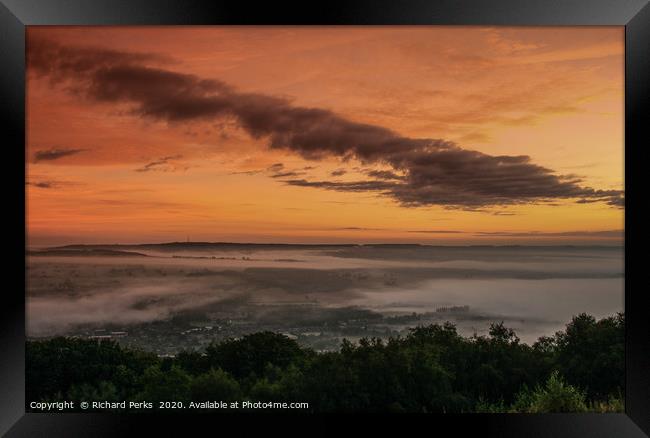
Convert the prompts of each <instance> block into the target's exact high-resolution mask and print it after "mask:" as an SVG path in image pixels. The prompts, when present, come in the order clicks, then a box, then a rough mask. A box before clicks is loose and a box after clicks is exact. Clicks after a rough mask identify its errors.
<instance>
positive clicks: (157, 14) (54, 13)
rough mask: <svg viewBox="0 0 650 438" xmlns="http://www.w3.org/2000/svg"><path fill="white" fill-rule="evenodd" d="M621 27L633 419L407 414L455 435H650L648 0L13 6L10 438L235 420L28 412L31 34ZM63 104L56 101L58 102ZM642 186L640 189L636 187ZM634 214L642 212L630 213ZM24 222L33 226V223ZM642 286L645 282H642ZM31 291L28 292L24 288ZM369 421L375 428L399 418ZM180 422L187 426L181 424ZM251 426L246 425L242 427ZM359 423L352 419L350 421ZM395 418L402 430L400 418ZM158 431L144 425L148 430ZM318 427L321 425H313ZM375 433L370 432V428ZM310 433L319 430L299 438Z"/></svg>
mask: <svg viewBox="0 0 650 438" xmlns="http://www.w3.org/2000/svg"><path fill="white" fill-rule="evenodd" d="M154 24H155V25H208V24H209V25H232V24H241V25H263V24H276V25H297V24H326V25H380V24H381V25H387V24H391V25H461V24H462V25H517V26H546V25H581V26H589V25H621V26H625V68H626V76H625V154H626V160H625V162H626V166H625V192H626V206H625V208H626V213H627V214H626V215H625V255H626V256H625V312H626V351H625V360H626V388H625V390H626V396H625V413H624V414H536V415H532V414H466V415H452V414H447V415H437V416H433V417H432V416H415V417H414V416H408V418H406V417H402V418H401V420H404V419H406V421H407V422H409V423H414V422H416V423H419V424H420V425H425V426H426V427H428V428H431V429H430V430H431V431H438V432H439V431H440V430H442V429H443V428H444V429H447V430H452V431H454V434H460V435H461V436H462V435H464V434H465V433H468V432H469V433H471V432H474V433H480V434H481V435H482V436H486V435H487V436H491V435H493V436H502V437H505V436H530V437H533V436H534V437H542V436H544V437H545V436H548V437H551V436H552V437H558V436H567V437H574V436H589V437H628V436H629V437H642V436H644V435H646V434H650V338H649V337H648V334H650V318H648V317H647V315H646V313H647V310H646V309H647V308H646V306H645V305H644V302H645V300H644V294H646V293H647V291H646V290H645V284H644V283H643V282H642V277H641V275H642V274H643V263H644V262H645V260H644V258H643V257H641V258H639V257H634V256H632V254H635V253H640V251H638V250H641V249H643V248H642V245H643V241H642V240H641V239H640V238H639V237H640V233H642V232H643V231H642V229H641V227H640V225H638V224H640V223H642V222H641V221H643V219H644V214H643V208H637V207H636V206H637V205H641V203H642V201H641V199H642V198H641V197H642V191H641V189H640V188H639V187H640V186H639V185H638V183H639V179H638V178H637V176H636V174H635V171H634V166H633V165H632V163H634V164H638V163H644V162H646V157H647V149H648V147H647V140H646V141H644V139H645V135H644V134H645V132H644V128H645V125H644V123H643V122H644V121H645V119H646V118H647V114H648V102H650V97H649V96H648V88H649V85H648V82H649V79H650V60H649V58H650V6H649V5H648V1H647V0H580V1H578V0H563V1H550V0H442V1H435V0H428V1H427V0H417V1H400V2H397V1H390V0H381V1H380V0H374V1H373V0H354V1H328V2H302V3H295V4H292V3H289V2H286V3H280V2H251V1H249V0H247V1H245V0H239V1H232V0H219V1H217V0H215V1H213V2H202V1H197V0H189V1H188V0H185V1H182V0H176V1H172V0H158V1H145V0H112V1H111V0H92V1H90V0H49V1H48V0H1V2H0V60H1V64H0V66H1V67H0V90H1V91H0V112H1V113H2V120H3V121H4V122H5V130H4V138H5V141H3V146H4V147H3V148H2V149H3V153H4V155H5V159H4V164H5V166H4V172H2V174H3V176H2V178H3V186H4V188H5V190H4V191H3V192H4V193H5V195H8V196H9V200H8V202H7V207H8V211H7V213H9V214H7V215H5V220H7V221H8V223H7V225H6V227H7V228H6V230H5V238H6V240H5V241H6V245H8V248H7V249H6V251H7V253H6V254H11V256H8V257H7V258H8V259H10V262H11V263H12V265H11V267H10V268H9V269H8V270H7V271H6V275H8V276H10V277H12V278H11V279H12V280H13V281H11V282H6V283H5V284H7V285H9V284H10V285H11V286H6V287H5V288H3V292H4V296H3V305H2V306H0V308H2V311H3V314H2V318H1V319H0V324H1V328H2V329H1V331H0V339H1V341H0V357H1V358H2V359H1V360H0V364H1V368H2V372H1V373H0V433H5V432H7V436H48V437H53V436H113V435H117V434H119V435H122V434H125V433H126V432H128V431H130V432H134V431H136V430H138V429H139V430H140V431H150V429H149V428H150V427H152V425H154V424H155V425H156V427H157V428H158V429H162V430H165V431H166V433H169V432H171V431H173V430H183V431H186V430H187V429H186V428H187V426H188V423H189V422H192V423H193V424H196V423H206V422H207V423H209V424H212V426H213V427H214V429H213V430H214V431H215V432H218V428H221V427H223V424H222V422H223V421H226V419H227V418H233V417H232V416H230V417H224V416H221V417H220V418H219V420H218V421H219V423H215V419H214V416H211V415H203V416H202V417H201V418H200V419H197V418H196V416H192V418H191V419H190V418H189V414H179V415H167V416H164V417H163V416H158V415H156V416H152V415H118V414H64V415H62V414H56V413H55V414H40V413H39V414H26V413H25V381H24V378H25V358H24V352H25V312H24V310H25V308H24V304H25V301H24V300H25V296H24V286H25V275H24V273H25V259H24V257H23V256H21V255H19V254H24V253H23V251H24V250H25V234H24V233H23V232H20V231H19V230H25V228H24V227H25V171H24V168H25V150H24V145H25V76H24V75H25V26H29V25H154ZM54 104H55V103H54ZM635 184H637V185H636V186H635ZM631 208H633V209H634V210H633V211H634V215H632V214H630V213H631V211H632V210H630V209H631ZM21 222H22V223H21ZM633 280H634V281H633ZM21 287H22V290H21ZM355 418H362V419H364V420H363V423H364V424H365V425H366V426H367V425H369V424H370V423H372V424H373V425H375V426H376V425H378V424H379V425H381V424H384V423H385V422H386V421H387V420H388V417H387V416H381V417H379V418H378V417H374V418H373V419H372V420H369V419H367V416H360V417H359V416H357V417H355ZM179 419H180V420H181V421H179ZM302 419H303V420H304V419H306V420H309V421H310V422H311V423H314V426H313V427H317V428H319V429H321V430H322V429H327V428H334V427H337V426H336V424H337V422H336V421H331V419H332V417H323V416H311V417H309V418H305V417H304V416H303V417H302ZM242 420H243V421H242ZM287 420H288V419H287V418H286V417H284V418H280V419H279V420H277V419H276V417H271V416H269V415H266V416H265V418H264V420H263V421H249V420H246V418H245V417H241V416H236V421H237V423H238V427H240V428H242V429H245V428H248V427H250V426H263V427H265V428H266V427H273V426H272V425H277V426H278V427H286V425H287V424H289V422H288V421H287ZM347 420H350V418H348V419H347ZM390 420H391V422H395V423H402V424H404V422H403V421H401V420H400V418H399V417H398V418H397V421H392V420H395V417H391V418H390ZM145 427H146V428H147V429H144V428H145ZM308 427H310V426H308ZM364 427H365V426H364ZM301 430H302V431H303V433H306V431H307V429H302V428H301V429H299V430H298V431H301Z"/></svg>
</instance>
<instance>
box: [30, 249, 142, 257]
mask: <svg viewBox="0 0 650 438" xmlns="http://www.w3.org/2000/svg"><path fill="white" fill-rule="evenodd" d="M27 255H29V256H50V257H52V256H56V257H87V256H95V257H97V256H101V257H148V256H147V255H146V254H142V253H139V252H133V251H117V250H113V249H101V248H81V249H76V248H70V249H62V248H61V249H59V248H53V249H46V250H41V251H27Z"/></svg>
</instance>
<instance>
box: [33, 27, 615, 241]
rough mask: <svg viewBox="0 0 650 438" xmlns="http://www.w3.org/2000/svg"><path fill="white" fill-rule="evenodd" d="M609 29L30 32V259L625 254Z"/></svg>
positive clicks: (83, 29)
mask: <svg viewBox="0 0 650 438" xmlns="http://www.w3.org/2000/svg"><path fill="white" fill-rule="evenodd" d="M623 32H624V29H623V27H564V28H560V27H551V28H549V27H528V28H511V27H490V28H488V27H457V26H451V27H445V26H433V27H428V26H426V27H367V28H366V27H364V28H356V27H310V28H306V27H265V28H262V27H33V26H31V27H28V32H27V36H28V57H32V56H34V57H35V58H36V55H33V54H38V56H40V57H39V58H38V59H37V60H36V61H30V65H29V68H28V81H27V84H28V85H27V155H26V164H27V175H28V181H27V182H28V185H27V187H26V188H27V206H28V207H27V227H28V230H27V231H28V237H29V243H30V244H31V245H43V244H44V245H48V244H63V243H74V242H86V243H90V242H93V243H111V242H124V243H126V242H157V241H175V240H185V239H186V238H187V237H188V236H189V238H190V239H191V240H194V241H199V240H203V241H238V242H322V243H329V242H360V243H363V242H420V243H432V244H467V243H471V244H494V243H497V244H504V243H505V244H512V243H536V244H550V243H595V244H603V243H604V244H612V243H620V242H621V237H622V235H621V234H620V230H622V229H623V219H624V210H623V209H622V208H620V206H616V205H613V204H616V202H618V203H619V204H620V200H621V199H622V194H620V195H619V192H620V191H621V190H622V189H623V187H624V175H623V170H624V161H623V160H624V143H623V141H624V137H623V126H624V123H623V121H624V113H623V103H624V102H623V83H624V82H623V80H624V77H623V73H624V70H623V67H624V65H623V59H624V58H623V55H624V33H623ZM35 47H36V48H35ZM43 48H45V49H43ZM52 48H56V50H55V51H52ZM43 53H44V54H43ZM134 54H139V55H134ZM125 66H126V67H127V71H128V72H129V73H128V74H134V73H133V72H140V73H142V72H144V73H146V76H144V77H145V79H137V78H136V79H137V80H140V81H141V82H136V79H134V77H133V76H128V75H127V74H121V75H117V74H116V73H115V71H116V69H119V68H122V67H125ZM144 73H142V74H144ZM154 73H155V74H154ZM179 74H180V75H179ZM188 75H191V76H188ZM169 76H173V78H172V79H169V78H168V77H169ZM151 78H154V79H155V78H161V79H160V83H154V81H153V80H152V79H151ZM205 80H216V81H219V82H218V84H225V85H223V87H224V89H223V90H222V89H221V88H219V87H221V86H222V85H215V87H217V88H215V89H212V88H210V87H212V86H213V85H210V84H211V83H210V84H208V85H205V84H207V83H208V82H205ZM201 81H203V82H201ZM177 83H178V85H175V84H177ZM161 84H162V85H161ZM188 84H189V85H188ZM204 88H205V89H204ZM215 96H216V97H215ZM222 96H225V97H224V98H227V101H228V105H231V106H230V107H229V109H228V110H227V111H226V113H224V114H225V115H224V114H222V113H217V111H218V110H216V109H214V107H215V105H216V103H215V102H216V101H218V100H219V99H221V97H222ZM249 98H250V101H251V102H253V103H251V104H250V105H249V104H248V103H246V102H248V100H247V99H249ZM269 98H270V100H269V103H268V104H266V102H267V100H266V99H269ZM170 102H171V103H170ZM179 102H180V103H179ZM219 102H220V100H219ZM242 102H243V103H242ZM259 102H261V103H259ZM172 103H173V104H174V105H176V106H174V108H173V109H169V108H171V107H172ZM192 105H194V106H192ZM247 105H249V106H247ZM251 105H252V106H251ZM190 106H191V111H190V110H189V109H188V108H189V107H190ZM197 108H199V109H200V110H199V109H197ZM206 108H207V109H206ZM312 109H317V110H318V111H319V112H318V114H319V115H323V116H322V117H320V116H319V117H316V118H314V120H315V121H314V122H313V123H312V124H311V125H309V129H314V132H316V133H318V135H319V137H318V138H319V139H320V138H322V144H321V143H313V142H312V143H309V144H308V145H307V144H306V143H304V144H303V143H301V142H300V141H301V140H300V138H301V135H302V131H300V129H306V128H304V126H305V125H303V124H300V125H299V126H300V129H298V130H296V129H294V130H292V131H291V132H290V134H291V135H290V136H289V137H282V139H283V140H282V141H284V142H282V141H280V143H279V144H278V145H276V147H270V146H269V144H270V143H271V142H272V141H273V138H274V137H273V136H274V135H280V134H286V132H285V131H282V129H284V126H285V125H284V123H285V122H286V120H285V119H284V118H280V116H278V114H280V113H281V114H282V117H285V116H286V117H289V118H291V117H294V115H295V117H296V118H295V119H291V120H290V123H303V122H304V123H307V122H305V121H304V120H312V119H311V116H306V115H310V114H312V112H311V111H312ZM285 110H286V114H285V113H284V112H283V111H285ZM188 111H189V112H188ZM255 111H257V112H259V111H268V113H269V114H264V115H260V114H258V113H257V112H255ZM251 114H252V115H251ZM296 114H297V115H296ZM258 116H259V117H262V116H263V117H270V119H269V120H272V121H273V126H271V127H270V128H268V129H269V130H270V131H268V132H267V131H264V130H265V129H267V127H266V125H264V127H263V128H251V127H250V126H249V125H250V123H252V122H253V121H256V120H258ZM247 117H248V118H247ZM254 117H255V118H254ZM303 117H305V118H306V119H303ZM264 120H266V119H264ZM287 123H289V122H287ZM310 123H311V122H310ZM280 125H281V127H280ZM292 126H293V125H292ZM296 126H297V125H296ZM367 126H370V128H369V129H370V131H371V132H372V133H373V134H372V135H375V134H374V133H375V131H377V132H378V133H377V134H376V135H377V138H379V139H378V140H377V141H376V142H374V143H373V141H374V140H369V141H370V142H371V144H370V146H367V145H366V144H365V143H364V141H365V140H364V138H363V136H361V134H359V135H360V136H355V137H353V138H352V140H350V141H349V142H348V143H345V144H343V143H342V142H341V141H340V138H345V139H349V138H351V137H343V136H344V135H357V134H356V132H358V131H359V129H362V128H363V127H367ZM363 129H365V128H363ZM363 129H362V130H363ZM348 130H349V132H354V133H355V134H349V132H348ZM269 132H270V134H268V133H269ZM339 132H343V134H341V136H340V137H336V138H334V139H330V137H329V136H330V134H331V135H334V134H332V133H339ZM363 132H365V131H363ZM267 134H268V135H267ZM314 135H316V134H314ZM337 135H338V134H337ZM373 138H374V137H373ZM386 139H388V140H390V141H393V140H395V146H394V149H395V151H393V150H385V149H381V148H382V146H381V145H383V144H384V143H382V142H383V141H384V140H386ZM427 139H441V140H444V141H445V142H453V147H452V149H451V150H447V149H444V148H443V149H444V150H443V151H442V152H441V155H440V157H441V158H440V159H443V160H445V163H447V162H448V163H449V164H448V165H443V164H440V162H439V158H437V157H438V155H435V157H434V156H433V155H431V154H430V152H431V151H433V152H431V153H432V154H437V153H438V152H439V150H438V149H436V148H437V147H438V146H428V143H426V142H427V141H428V140H427ZM388 140H387V141H388ZM306 141H307V140H306ZM346 141H347V140H346ZM421 141H424V142H425V143H426V144H427V146H419V145H420V144H421V143H420V142H421ZM354 142H358V143H359V145H357V144H356V143H354ZM353 143H354V144H353ZM425 143H422V144H425ZM391 144H393V143H391ZM445 144H447V143H445ZM449 144H451V143H449ZM357 146H358V147H359V149H355V148H356V147H357ZM308 147H309V148H312V149H309V150H307V148H308ZM391 147H392V146H391ZM314 148H315V149H314ZM364 148H365V149H364ZM368 148H371V149H372V155H371V157H370V158H369V156H365V155H363V152H359V151H360V150H370V149H368ZM400 148H404V154H403V155H401V152H400V153H398V152H397V151H398V150H401V149H400ZM380 149H381V151H380ZM339 151H341V152H340V153H339ZM471 151H477V152H479V153H480V154H474V153H473V152H471ZM383 154H384V155H383ZM522 155H525V156H528V157H530V158H529V159H527V160H523V161H522V160H519V159H517V160H514V161H516V162H514V161H512V160H510V159H508V158H504V159H503V160H502V159H501V158H499V157H503V156H505V157H518V156H522ZM429 157H432V158H431V160H430V161H426V160H427V159H428V158H429ZM495 157H496V158H495ZM474 159H475V160H474ZM421 160H424V161H426V163H424V161H421ZM447 160H449V161H447ZM500 161H502V162H500ZM279 164H281V166H280V165H279ZM273 165H276V166H275V167H272V166H273ZM504 167H505V168H506V169H505V171H503V172H502V169H504ZM540 169H545V170H540ZM373 171H390V172H393V173H395V174H398V175H399V176H400V178H402V179H397V180H385V179H383V177H382V178H380V177H378V176H376V175H377V174H372V172H373ZM332 172H334V173H332ZM486 175H489V177H487V176H486ZM548 175H551V177H548ZM423 178H424V179H423ZM424 180H426V181H428V182H427V183H423V182H422V181H424ZM510 181H513V182H512V184H510ZM360 182H364V184H366V183H368V184H370V185H373V187H374V185H375V183H377V182H380V183H382V184H384V183H385V184H386V185H385V187H387V188H384V189H372V190H366V189H364V190H359V189H357V188H350V187H351V185H354V184H357V183H360ZM346 183H347V184H346ZM529 185H530V187H532V188H531V189H530V190H528V189H525V187H528V186H529ZM355 187H358V186H355ZM592 189H593V190H592ZM546 191H547V192H548V196H547V195H546ZM594 191H595V192H594ZM533 192H534V194H531V193H533ZM567 192H570V193H569V194H568V195H567V194H565V193H567ZM540 193H542V194H543V195H544V196H540ZM413 200H415V201H413ZM609 200H613V201H612V202H611V203H609V204H608V201H609Z"/></svg>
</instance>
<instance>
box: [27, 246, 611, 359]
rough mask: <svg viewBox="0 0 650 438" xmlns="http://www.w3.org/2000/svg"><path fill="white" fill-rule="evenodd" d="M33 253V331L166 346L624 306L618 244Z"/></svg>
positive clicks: (319, 344)
mask: <svg viewBox="0 0 650 438" xmlns="http://www.w3.org/2000/svg"><path fill="white" fill-rule="evenodd" d="M27 262H28V263H27V264H28V272H27V281H28V296H27V329H28V335H29V336H31V337H49V336H54V335H59V334H65V335H77V336H116V337H119V341H120V342H124V343H127V344H131V345H137V346H141V347H143V348H146V349H151V350H154V351H156V352H158V353H160V354H173V353H175V352H177V351H179V350H181V349H191V348H199V347H202V346H204V345H205V344H207V343H208V342H210V341H211V340H213V339H223V338H227V337H231V336H232V337H237V336H241V335H243V334H246V333H251V332H256V331H261V330H273V331H277V332H281V333H285V334H287V335H288V336H290V337H292V338H295V339H297V340H298V341H299V342H301V343H303V344H306V345H311V346H313V347H314V348H316V349H335V348H337V346H338V344H339V342H340V341H341V340H342V339H343V338H347V339H351V340H353V341H354V340H357V339H359V338H360V337H364V336H378V337H387V336H395V335H397V334H403V333H405V331H406V330H408V328H409V327H414V326H416V325H421V324H429V323H432V322H443V321H447V320H449V321H452V322H455V323H456V324H457V325H458V328H459V331H460V332H461V333H463V334H466V335H471V334H472V333H475V332H476V333H478V334H482V333H485V332H486V331H487V329H488V327H489V324H490V323H491V322H495V321H496V322H500V321H504V322H505V323H506V325H508V326H510V327H512V328H515V329H516V331H517V333H518V335H519V336H520V337H521V338H522V340H523V341H525V342H529V343H530V342H533V341H534V340H536V339H537V337H539V336H541V335H549V334H552V333H554V332H555V331H556V330H559V329H561V328H563V325H564V324H565V323H566V322H567V321H568V320H569V319H570V318H571V316H572V315H575V314H578V313H582V312H587V313H591V314H593V315H594V316H597V317H602V316H607V315H611V314H613V313H615V312H620V311H623V290H624V289H623V281H624V264H623V249H622V248H620V247H489V246H485V247H435V246H419V245H363V246H358V245H341V246H337V245H322V246H319V245H242V244H202V243H174V244H161V245H95V246H84V245H76V246H67V247H58V248H49V249H39V250H31V251H29V252H28V259H27ZM111 333H112V334H111Z"/></svg>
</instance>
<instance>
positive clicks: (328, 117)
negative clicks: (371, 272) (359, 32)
mask: <svg viewBox="0 0 650 438" xmlns="http://www.w3.org/2000/svg"><path fill="white" fill-rule="evenodd" d="M28 57H29V68H30V71H33V72H34V73H35V74H40V75H47V76H49V77H51V78H54V79H56V80H59V81H61V80H67V82H68V83H69V85H70V86H71V87H74V88H75V89H76V92H79V93H81V94H82V95H84V96H85V97H87V98H88V99H91V100H94V101H97V102H108V103H126V104H130V105H131V109H132V112H133V114H135V115H138V116H142V117H147V118H151V119H157V120H163V121H168V122H188V121H195V120H214V119H227V120H230V121H233V122H235V123H236V124H237V125H239V126H240V127H241V128H242V129H243V130H245V131H246V132H247V133H248V134H249V135H250V136H251V137H252V138H254V139H264V140H266V141H268V146H269V147H270V148H273V149H284V150H288V151H292V152H295V153H297V154H299V155H300V156H302V157H304V158H306V159H312V160H318V159H322V158H324V157H339V158H341V159H344V160H345V159H351V158H355V159H357V160H359V161H361V162H362V163H364V164H371V165H379V166H387V167H390V168H391V169H392V172H393V173H394V175H396V176H398V175H400V176H401V175H403V176H401V177H400V179H399V180H392V181H391V180H387V179H386V176H388V174H386V175H379V174H378V175H376V176H377V177H378V178H379V180H368V181H357V182H341V183H334V182H328V181H306V180H286V181H285V183H286V184H289V185H293V186H302V187H319V188H323V189H328V190H339V191H353V192H355V191H376V192H380V193H382V194H384V195H386V196H389V197H391V198H393V199H395V200H396V201H397V202H399V203H400V204H401V205H404V206H428V205H442V206H445V207H447V208H463V209H476V208H479V207H491V206H502V205H512V204H523V203H539V202H548V201H550V200H558V199H578V200H580V202H590V201H593V202H604V203H607V204H609V205H612V206H617V207H620V206H622V205H623V202H624V194H623V192H622V191H620V190H597V189H593V188H590V187H585V186H584V185H582V181H581V180H580V179H579V178H577V177H572V176H562V175H558V174H556V173H555V172H554V171H553V170H551V169H548V168H545V167H542V166H539V165H537V164H534V163H532V162H531V158H530V157H529V156H526V155H517V156H508V155H497V156H494V155H488V154H484V153H481V152H478V151H472V150H467V149H463V148H461V147H460V146H458V145H457V144H455V143H453V142H450V141H447V140H444V139H428V138H419V139H416V138H409V137H404V136H401V135H399V134H398V133H396V132H394V131H392V130H390V129H387V128H384V127H381V126H376V125H370V124H365V123H358V122H354V121H351V120H348V119H346V118H344V117H341V116H339V115H337V114H335V113H333V112H332V111H329V110H326V109H320V108H307V107H300V106H296V105H294V104H292V102H291V101H290V100H289V99H286V98H283V97H275V96H269V95H264V94H260V93H245V92H240V91H238V90H236V89H234V88H233V87H231V86H229V85H228V84H225V83H223V82H221V81H218V80H214V79H204V78H200V77H198V76H195V75H191V74H183V73H178V72H174V71H171V70H167V69H164V68H160V67H153V66H151V64H152V63H156V62H160V61H161V59H160V57H157V56H156V55H151V54H134V53H123V52H117V51H109V50H101V49H92V48H74V47H61V46H58V45H56V44H54V43H51V42H45V41H34V40H30V41H29V46H28Z"/></svg>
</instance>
